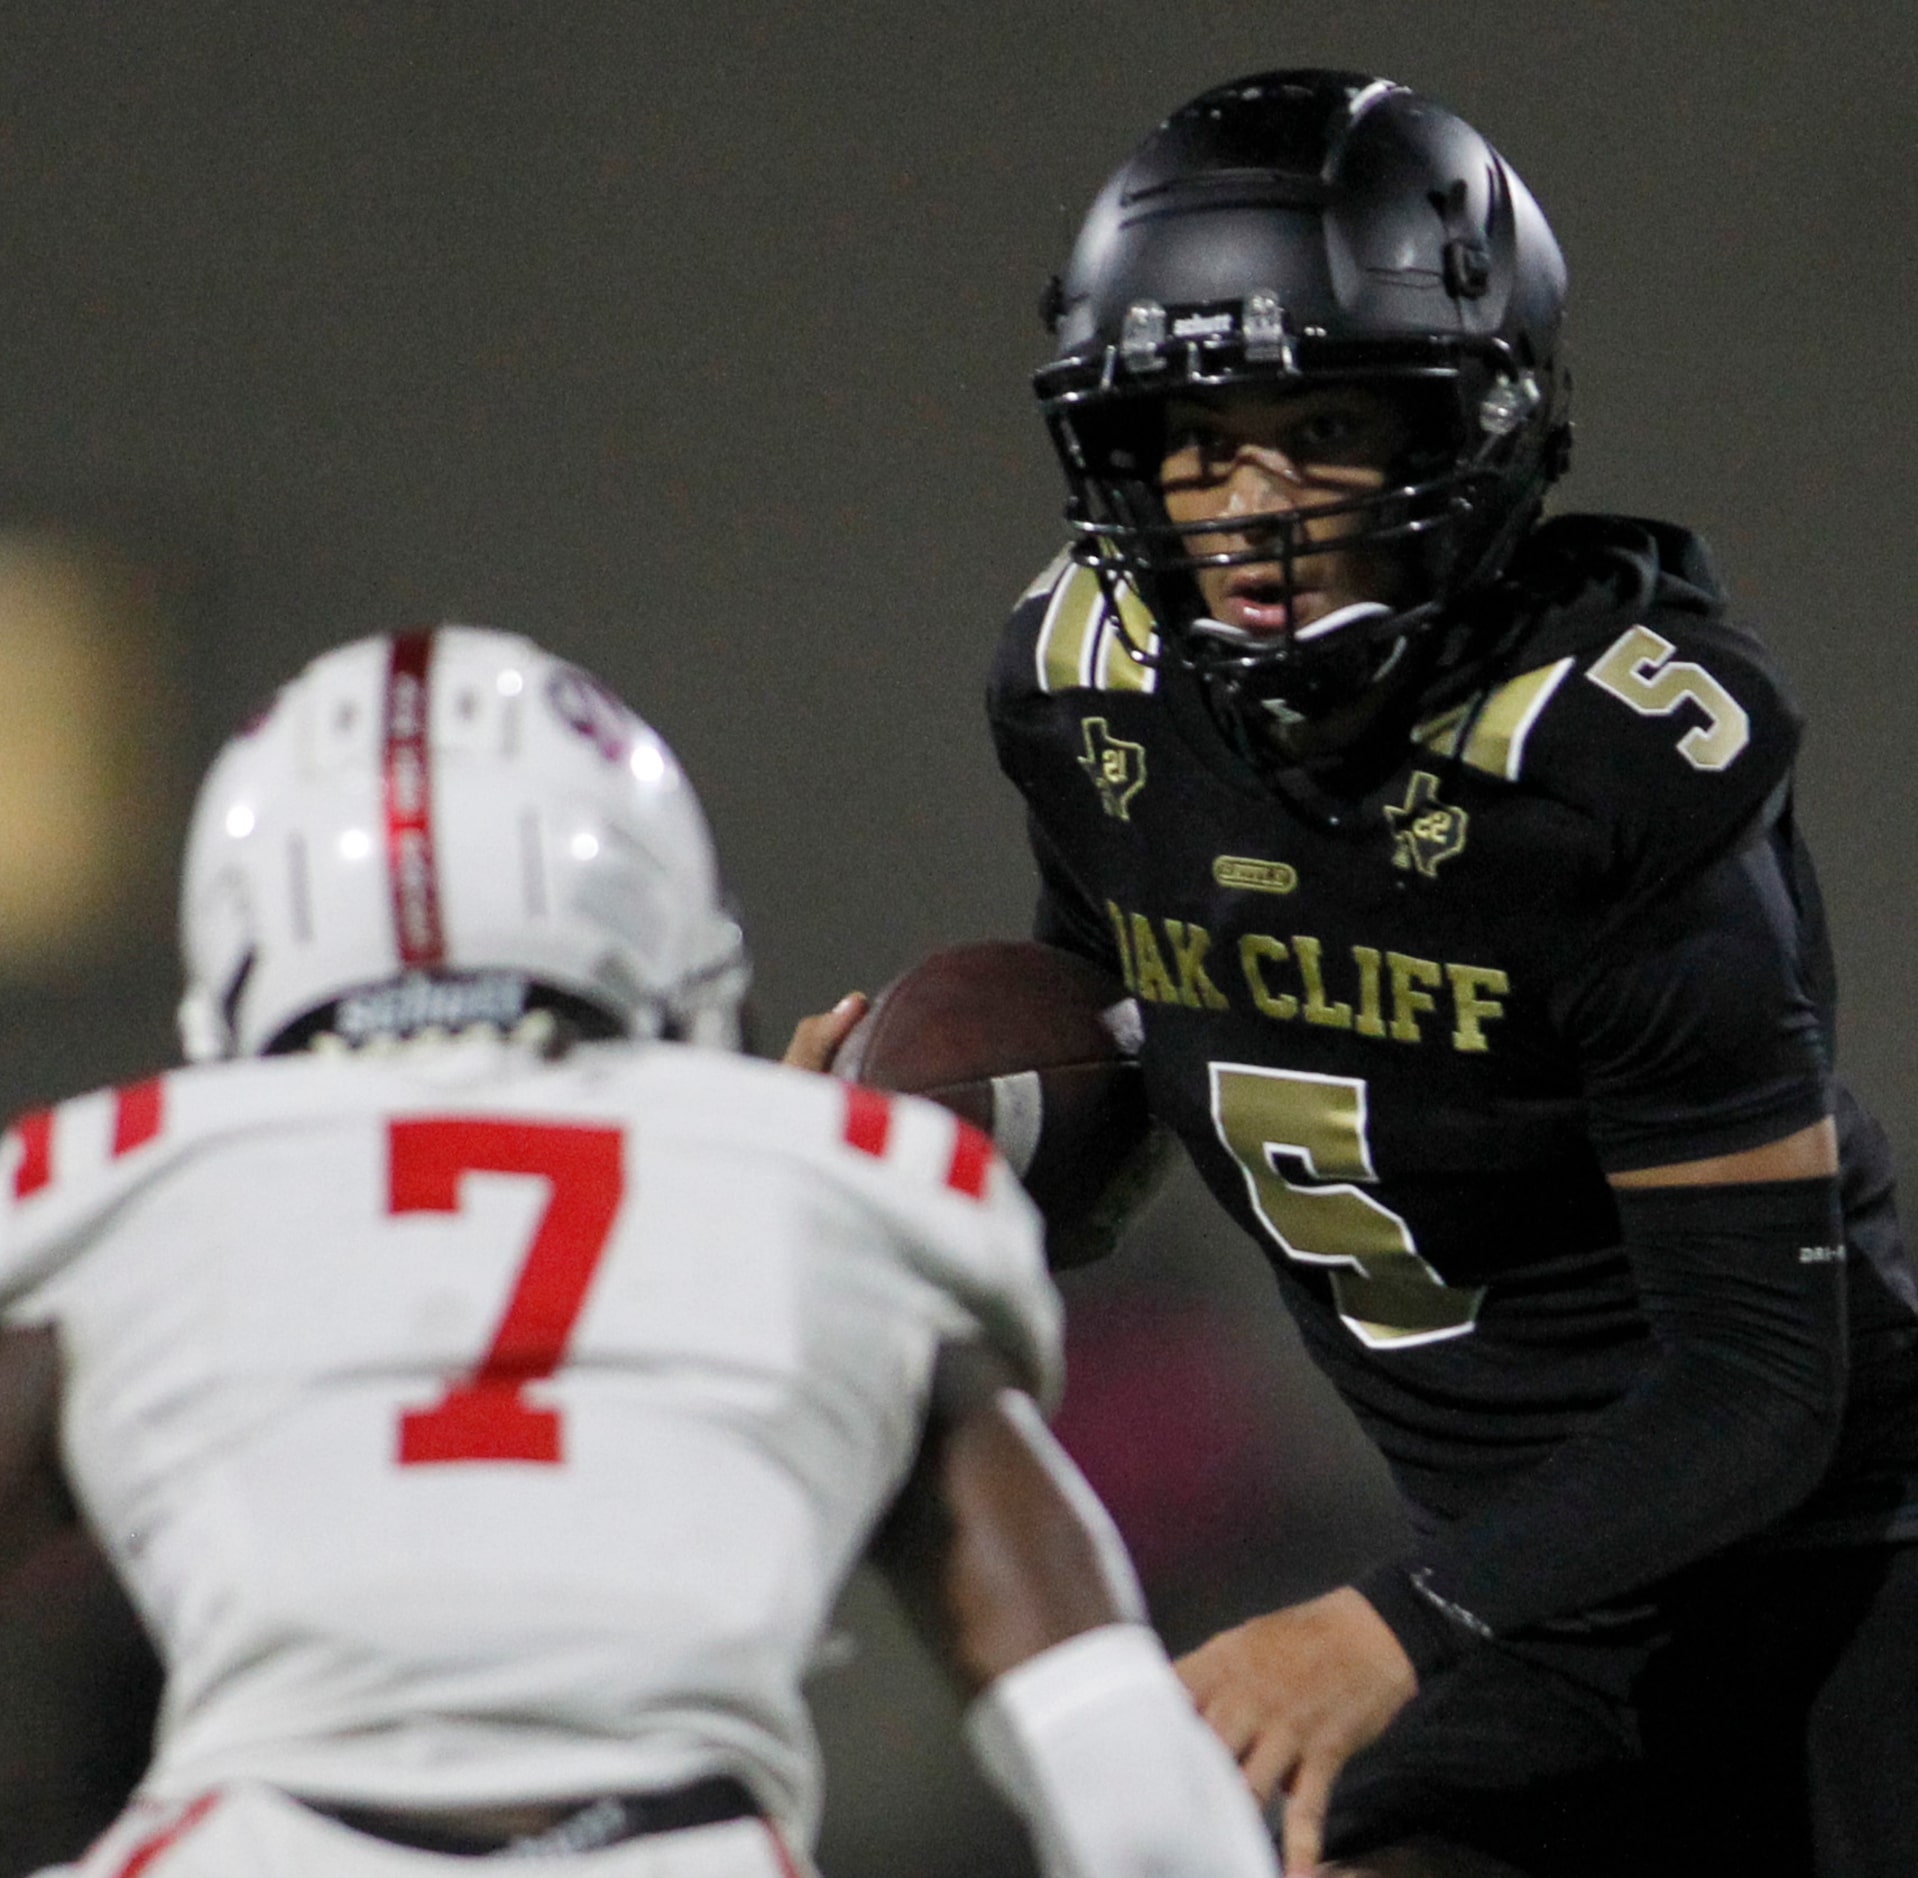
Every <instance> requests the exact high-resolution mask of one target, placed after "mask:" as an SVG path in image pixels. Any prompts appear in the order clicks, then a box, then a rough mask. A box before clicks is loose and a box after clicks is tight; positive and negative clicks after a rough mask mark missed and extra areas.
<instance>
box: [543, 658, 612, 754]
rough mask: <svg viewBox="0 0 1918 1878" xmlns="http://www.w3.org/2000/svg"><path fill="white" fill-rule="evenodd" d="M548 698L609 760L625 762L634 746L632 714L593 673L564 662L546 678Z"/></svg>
mask: <svg viewBox="0 0 1918 1878" xmlns="http://www.w3.org/2000/svg"><path fill="white" fill-rule="evenodd" d="M546 701H547V703H549V704H550V705H551V706H552V707H553V710H554V712H555V714H556V715H557V716H558V718H559V721H560V722H561V723H562V724H564V725H565V726H566V728H567V729H568V730H570V731H575V732H577V733H578V735H580V736H582V737H584V738H585V739H586V741H587V742H588V743H590V744H591V745H592V746H593V748H594V749H596V750H597V751H598V752H599V753H600V755H601V756H603V757H604V758H605V759H606V761H607V762H609V763H623V762H624V761H625V760H626V757H627V755H628V753H629V752H630V751H631V749H632V742H633V740H632V733H631V731H630V730H629V729H628V719H629V717H630V715H631V713H629V712H628V711H627V709H626V707H625V705H623V704H621V703H620V701H619V700H618V699H617V698H616V697H614V695H613V694H612V693H611V692H610V691H608V690H607V689H606V687H605V686H604V685H602V684H601V683H600V682H599V680H598V679H597V678H594V677H593V676H592V675H591V674H590V673H587V672H582V671H581V670H580V669H579V667H578V666H577V665H562V666H559V667H558V668H556V669H555V671H554V672H553V675H552V677H550V678H549V679H548V680H547V681H546Z"/></svg>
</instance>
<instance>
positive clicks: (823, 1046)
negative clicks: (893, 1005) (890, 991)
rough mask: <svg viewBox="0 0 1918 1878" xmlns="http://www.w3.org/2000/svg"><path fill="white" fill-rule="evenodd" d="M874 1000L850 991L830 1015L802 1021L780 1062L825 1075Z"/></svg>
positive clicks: (790, 1066) (863, 994) (792, 1067)
mask: <svg viewBox="0 0 1918 1878" xmlns="http://www.w3.org/2000/svg"><path fill="white" fill-rule="evenodd" d="M870 1002H871V1000H870V999H868V998H867V996H866V994H865V993H864V992H863V991H848V992H847V993H846V995H845V996H844V997H843V998H841V999H840V1000H839V1002H838V1003H837V1004H835V1005H834V1006H833V1007H832V1009H831V1010H830V1011H821V1012H819V1013H818V1014H817V1015H816V1016H813V1017H802V1018H801V1019H800V1020H799V1022H798V1023H797V1024H796V1025H794V1026H793V1034H792V1041H791V1042H790V1043H788V1044H787V1045H786V1054H785V1055H784V1056H782V1057H781V1058H780V1059H779V1060H780V1061H781V1062H782V1063H784V1064H786V1065H787V1066H788V1067H789V1068H791V1069H810V1070H817V1071H818V1072H819V1073H820V1074H821V1075H824V1074H825V1073H826V1072H827V1071H828V1070H830V1069H831V1068H832V1060H833V1058H834V1057H836V1056H837V1055H838V1054H839V1046H840V1045H841V1044H842V1043H844V1042H845V1041H846V1039H847V1038H848V1037H849V1036H851V1035H852V1031H853V1026H854V1025H856V1024H857V1023H858V1022H859V1020H860V1019H861V1018H862V1017H864V1016H865V1014H866V1006H867V1004H868V1003H870Z"/></svg>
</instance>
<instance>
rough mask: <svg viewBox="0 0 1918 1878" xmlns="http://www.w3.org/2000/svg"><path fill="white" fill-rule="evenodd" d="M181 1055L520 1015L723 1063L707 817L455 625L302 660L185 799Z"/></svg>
mask: <svg viewBox="0 0 1918 1878" xmlns="http://www.w3.org/2000/svg"><path fill="white" fill-rule="evenodd" d="M180 936H181V947H182V951H183V953H184V956H185V964H186V978H187V988H186V995H185V996H184V998H183V999H182V1000H181V1004H180V1035H181V1041H182V1043H183V1044H184V1046H185V1049H186V1054H187V1056H188V1057H189V1058H190V1059H192V1060H194V1061H201V1060H204V1059H206V1058H209V1057H218V1056H234V1055H241V1056H245V1055H256V1054H259V1053H260V1052H262V1051H265V1050H267V1049H269V1048H271V1047H274V1046H275V1045H276V1044H277V1045H280V1046H282V1047H284V1045H285V1044H286V1043H287V1041H288V1039H289V1036H293V1037H297V1036H298V1035H299V1034H300V1033H301V1032H302V1031H304V1030H308V1029H320V1028H324V1029H328V1030H331V1031H333V1032H335V1033H337V1034H340V1035H343V1036H345V1037H346V1038H347V1039H348V1040H349V1041H357V1040H358V1039H359V1037H361V1036H365V1035H374V1034H382V1033H383V1034H400V1035H405V1034H411V1033H413V1032H415V1031H417V1030H420V1029H424V1028H430V1027H438V1028H443V1029H449V1030H451V1029H461V1028H464V1027H466V1026H467V1025H469V1024H474V1023H482V1022H483V1023H492V1024H496V1025H498V1026H499V1027H500V1028H502V1029H510V1028H511V1027H512V1025H513V1023H514V1022H515V1021H516V1020H517V1018H518V1017H519V1016H520V1015H521V1014H523V1012H524V1011H525V1010H526V1008H527V1007H528V1000H529V999H532V1000H534V1001H538V1002H543V1003H546V1004H548V1005H551V1004H554V1003H557V1004H558V1005H559V1006H560V1008H561V1009H572V1008H577V1009H578V1010H579V1011H580V1012H581V1014H582V1015H587V1016H590V1017H595V1018H597V1019H598V1020H599V1023H600V1024H601V1026H603V1027H607V1028H610V1029H612V1030H613V1031H616V1032H624V1033H626V1034H630V1035H635V1036H657V1035H670V1036H675V1037H682V1038H685V1039H687V1040H688V1041H692V1042H696V1043H705V1044H712V1045H717V1046H720V1047H725V1048H736V1047H737V1045H738V1041H739V1005H740V1001H741V999H742V998H743V997H744V995H745V990H746V984H747V980H748V975H749V974H748V967H747V961H746V953H745V945H744V941H743V938H742V936H741V933H740V929H739V926H738V924H737V922H736V921H735V920H734V918H733V917H732V915H731V913H730V912H729V910H728V908H727V906H726V902H725V898H724V895H723V893H722V890H721V886H720V881H719V870H718V862H717V858H716V856H715V853H714V850H713V841H712V835H711V833H710V831H709V830H708V828H707V825H706V818H705V815H704V813H703V812H702V811H701V809H700V806H699V801H698V798H697V797H696V796H695V795H694V794H693V791H692V786H691V785H690V784H689V783H688V782H687V780H686V777H685V775H684V773H683V772H682V771H681V769H680V767H679V765H678V763H677V762H676V761H675V760H674V757H673V753H672V752H671V750H669V749H668V748H667V747H666V745H665V743H664V742H662V741H661V739H660V738H659V737H658V736H656V735H655V734H654V732H653V731H652V730H651V729H650V728H649V727H648V726H647V725H646V724H644V723H643V722H642V721H641V720H640V719H639V718H638V717H637V716H635V715H634V714H633V712H632V711H630V710H629V709H627V707H626V706H625V705H624V704H622V703H621V702H620V701H619V699H618V698H616V697H615V696H614V695H613V694H612V693H611V692H610V691H608V690H607V689H606V688H605V687H604V686H603V685H601V684H600V683H599V681H598V680H597V679H594V678H592V677H589V676H588V675H587V674H586V673H585V672H582V671H580V670H579V669H578V668H577V667H576V666H572V665H568V664H566V663H565V662H564V661H562V660H560V659H556V658H554V657H553V656H552V655H551V654H550V653H548V652H545V651H542V650H541V649H540V648H539V647H538V646H536V645H534V644H533V642H532V641H531V640H529V639H524V638H521V637H520V636H519V635H517V634H513V633H503V632H494V631H491V630H489V629H487V628H484V627H476V626H441V627H439V628H437V629H435V630H433V631H427V632H418V633H407V634H400V635H396V636H393V637H380V638H373V639H362V640H358V641H356V642H355V643H354V644H351V645H347V646H342V647H341V648H339V649H338V650H337V651H334V652H329V653H327V654H325V655H324V656H323V657H321V658H319V659H316V660H315V661H314V662H313V663H312V664H311V665H309V666H308V667H307V668H306V670H305V671H304V672H302V673H301V674H300V676H299V677H298V678H296V679H294V680H293V682H292V683H291V684H289V685H287V686H286V687H285V688H284V689H283V690H282V691H281V692H280V693H279V695H278V696H277V697H276V698H275V699H274V701H273V703H272V705H271V706H270V707H269V708H268V709H267V711H266V712H265V714H264V715H263V716H262V717H260V718H259V719H258V720H257V721H256V722H255V723H254V724H253V725H251V726H250V727H249V728H248V729H246V730H245V731H242V732H241V733H240V735H239V736H237V737H235V738H234V739H233V741H232V742H231V743H229V744H228V745H227V747H226V749H225V750H224V751H222V752H221V754H220V756H219V758H218V759H217V761H216V762H215V763H214V765H213V768H212V769H211V771H210V772H209V773H208V775H207V778H206V781H205V783H204V784H203V785H202V786H201V790H200V795H199V800H198V802H197V804H196V805H195V808H194V813H193V821H192V825H191V829H190V831H189V834H188V837H187V856H186V868H185V878H184V881H183V884H182V892H181V907H180Z"/></svg>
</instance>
